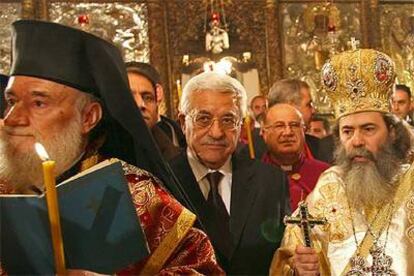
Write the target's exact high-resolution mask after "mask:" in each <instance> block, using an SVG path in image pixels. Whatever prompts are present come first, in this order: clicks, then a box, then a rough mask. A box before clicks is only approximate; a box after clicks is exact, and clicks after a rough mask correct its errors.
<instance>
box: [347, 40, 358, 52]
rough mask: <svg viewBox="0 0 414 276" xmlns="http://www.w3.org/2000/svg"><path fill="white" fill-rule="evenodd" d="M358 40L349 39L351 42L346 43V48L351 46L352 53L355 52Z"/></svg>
mask: <svg viewBox="0 0 414 276" xmlns="http://www.w3.org/2000/svg"><path fill="white" fill-rule="evenodd" d="M359 44H360V42H359V40H357V39H355V37H351V41H348V46H351V48H352V51H356V50H357V49H358V48H359Z"/></svg>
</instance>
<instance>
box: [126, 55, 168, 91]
mask: <svg viewBox="0 0 414 276" xmlns="http://www.w3.org/2000/svg"><path fill="white" fill-rule="evenodd" d="M125 66H126V69H127V72H132V73H137V74H140V75H143V76H144V77H146V78H147V79H148V80H149V81H150V82H151V83H152V85H153V86H154V87H155V86H156V85H157V84H161V80H160V79H161V78H160V74H159V73H158V71H157V69H155V67H154V66H152V65H151V64H149V63H145V62H138V61H130V62H127V63H125Z"/></svg>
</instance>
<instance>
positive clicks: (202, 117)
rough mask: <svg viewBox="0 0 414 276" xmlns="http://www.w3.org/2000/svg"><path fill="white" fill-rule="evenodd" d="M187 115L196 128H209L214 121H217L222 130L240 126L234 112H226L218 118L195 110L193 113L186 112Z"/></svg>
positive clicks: (238, 118)
mask: <svg viewBox="0 0 414 276" xmlns="http://www.w3.org/2000/svg"><path fill="white" fill-rule="evenodd" d="M188 117H189V118H191V120H192V122H193V124H194V126H195V127H197V128H210V127H211V126H212V125H213V123H214V121H216V120H217V121H218V123H219V126H220V128H221V129H223V130H234V129H236V128H237V127H238V126H240V122H241V120H240V117H239V116H237V115H236V114H226V115H223V116H221V117H219V118H217V117H215V116H213V115H211V114H209V113H204V112H195V113H193V114H188Z"/></svg>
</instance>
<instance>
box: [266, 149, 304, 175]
mask: <svg viewBox="0 0 414 276" xmlns="http://www.w3.org/2000/svg"><path fill="white" fill-rule="evenodd" d="M262 161H263V162H264V163H269V164H273V165H276V166H278V167H280V168H281V169H282V170H283V171H284V172H287V173H292V172H293V173H294V172H297V171H298V170H299V169H300V167H301V166H302V164H303V162H304V161H305V155H304V154H303V153H301V154H300V155H299V159H298V161H296V162H295V163H294V164H292V165H282V164H280V163H279V161H278V160H276V159H275V158H273V157H272V155H271V154H270V152H269V151H268V152H266V154H265V155H264V156H263V158H262Z"/></svg>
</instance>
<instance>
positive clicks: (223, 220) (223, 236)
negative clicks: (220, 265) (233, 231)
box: [206, 171, 231, 258]
mask: <svg viewBox="0 0 414 276" xmlns="http://www.w3.org/2000/svg"><path fill="white" fill-rule="evenodd" d="M206 178H207V180H208V182H209V183H210V192H209V194H208V197H207V205H208V209H209V214H210V218H209V220H210V221H209V224H210V225H211V229H212V230H213V232H214V233H212V240H213V243H214V244H215V246H216V247H218V248H219V249H220V251H221V252H222V253H223V255H224V256H225V257H226V258H228V257H229V255H230V251H231V236H230V216H229V213H228V212H227V209H226V206H225V205H224V202H223V199H222V198H221V196H220V194H219V191H218V186H219V183H220V181H221V179H222V178H223V174H222V173H220V172H218V171H216V172H212V173H209V174H207V175H206Z"/></svg>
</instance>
